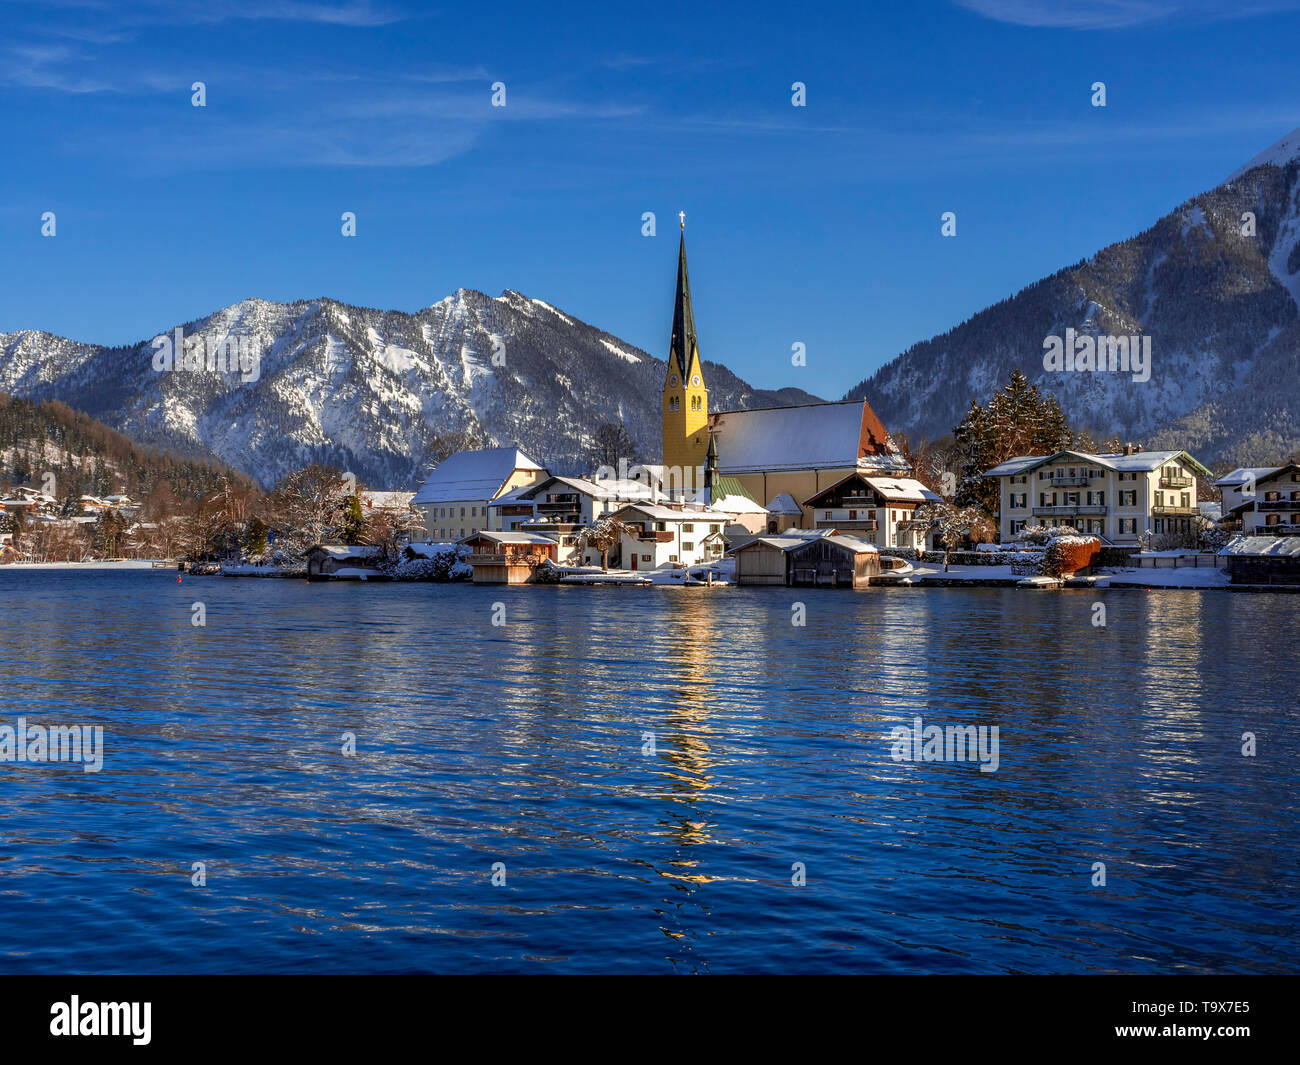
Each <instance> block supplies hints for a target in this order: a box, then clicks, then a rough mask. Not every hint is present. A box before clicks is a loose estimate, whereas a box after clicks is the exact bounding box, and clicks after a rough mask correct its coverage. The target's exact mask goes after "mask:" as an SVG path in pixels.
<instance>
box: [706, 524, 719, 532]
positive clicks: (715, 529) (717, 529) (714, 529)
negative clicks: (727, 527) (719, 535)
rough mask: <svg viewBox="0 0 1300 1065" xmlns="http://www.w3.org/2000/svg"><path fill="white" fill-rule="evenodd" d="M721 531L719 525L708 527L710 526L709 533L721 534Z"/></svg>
mask: <svg viewBox="0 0 1300 1065" xmlns="http://www.w3.org/2000/svg"><path fill="white" fill-rule="evenodd" d="M721 531H722V526H721V525H710V526H709V532H711V533H715V532H721Z"/></svg>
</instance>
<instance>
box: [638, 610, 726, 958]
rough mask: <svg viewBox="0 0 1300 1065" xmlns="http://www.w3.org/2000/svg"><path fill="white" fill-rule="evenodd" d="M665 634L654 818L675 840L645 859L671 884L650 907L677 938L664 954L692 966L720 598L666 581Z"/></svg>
mask: <svg viewBox="0 0 1300 1065" xmlns="http://www.w3.org/2000/svg"><path fill="white" fill-rule="evenodd" d="M665 591H666V592H667V593H668V594H667V595H666V596H665V599H666V600H667V603H666V607H667V614H668V622H667V625H666V629H667V632H668V633H669V634H670V639H671V638H673V637H677V636H680V637H682V640H681V643H680V645H679V646H673V647H670V648H666V649H665V653H664V654H663V657H662V660H663V661H666V662H668V663H670V664H671V668H673V670H674V674H673V675H672V677H671V678H670V680H669V684H668V685H666V687H667V689H668V694H667V698H668V699H669V700H670V703H671V708H670V709H669V711H668V713H667V714H666V716H665V718H664V721H663V723H662V725H661V727H660V728H659V730H658V735H657V738H656V741H655V745H656V754H657V756H658V758H659V760H660V763H661V767H662V771H663V773H664V776H665V778H666V780H667V782H668V788H667V789H666V791H665V793H664V798H665V799H666V800H667V801H668V803H669V804H670V805H669V808H668V811H667V814H666V816H665V818H664V819H662V820H661V821H660V825H661V827H662V829H663V834H664V835H665V836H667V837H668V838H669V839H670V840H673V841H675V845H674V846H672V847H671V849H670V851H669V856H668V857H667V858H666V859H664V860H661V859H658V858H655V857H653V855H654V852H653V851H652V852H650V855H651V857H652V860H651V862H650V865H651V867H652V868H653V869H654V870H655V871H656V872H657V873H658V874H659V875H660V876H661V877H663V878H664V879H665V880H666V881H668V883H669V884H670V885H671V890H670V891H669V892H668V893H667V894H666V895H665V897H664V899H663V902H662V904H661V905H660V906H658V907H656V909H655V913H656V915H657V916H658V917H659V922H660V923H659V930H660V931H661V932H662V933H663V934H664V935H665V936H666V937H668V938H669V939H671V940H673V942H674V943H675V944H676V946H675V949H674V953H672V954H670V955H669V956H668V961H669V963H670V964H672V965H673V966H674V967H676V968H679V969H683V970H688V971H695V970H697V969H698V968H699V965H698V964H697V963H696V961H695V960H694V958H693V957H692V955H693V954H694V951H695V944H696V943H697V942H698V941H701V940H702V939H703V933H705V932H706V931H707V928H708V922H709V912H708V909H707V907H706V906H705V905H704V904H702V903H701V902H700V901H698V900H697V899H696V897H695V896H696V893H697V891H698V889H699V886H700V885H703V884H709V883H711V882H713V881H714V880H716V879H718V878H717V877H713V876H709V875H707V874H705V873H702V872H700V871H699V861H698V860H697V859H696V858H695V857H694V851H695V849H696V848H698V847H700V846H703V845H704V844H706V843H711V842H714V840H713V837H711V836H710V835H709V829H710V827H711V822H710V821H709V820H708V819H707V817H706V816H705V815H704V814H703V812H702V804H703V803H704V802H705V801H707V799H708V794H707V793H709V792H711V791H712V790H714V789H715V787H716V782H715V781H714V780H713V779H712V777H711V774H712V771H713V769H714V767H715V765H716V760H715V759H714V758H713V753H712V749H711V748H710V746H709V742H708V738H709V735H710V734H711V733H712V731H713V730H712V729H711V727H710V725H709V717H710V714H711V711H712V699H711V697H712V696H713V694H714V688H715V684H716V674H715V670H714V667H715V655H716V653H717V652H716V636H717V632H716V628H717V617H716V614H717V610H718V601H717V599H716V598H715V596H714V594H713V593H711V592H708V591H706V590H703V589H695V588H681V589H671V590H670V589H665Z"/></svg>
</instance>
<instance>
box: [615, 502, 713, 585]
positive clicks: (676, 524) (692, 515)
mask: <svg viewBox="0 0 1300 1065" xmlns="http://www.w3.org/2000/svg"><path fill="white" fill-rule="evenodd" d="M613 517H615V518H617V519H618V520H619V521H622V522H624V523H626V524H627V525H630V526H632V527H633V528H634V529H635V532H634V533H633V534H631V535H628V534H624V535H623V536H622V537H621V538H620V540H619V545H618V548H617V554H613V553H611V558H610V562H611V564H612V565H614V566H617V567H620V568H622V569H628V570H653V569H659V568H660V567H669V566H672V567H690V566H698V565H700V564H702V563H705V562H715V561H717V560H718V559H719V558H721V557H722V553H723V550H724V549H725V543H724V541H723V535H722V532H723V529H724V528H725V527H726V526H727V525H728V524H729V523H730V521H731V518H730V515H727V514H723V513H720V512H719V511H716V510H710V509H708V508H705V507H701V506H696V505H683V504H671V505H670V504H666V503H630V504H628V505H627V506H624V507H621V508H620V509H618V510H616V511H614V514H613Z"/></svg>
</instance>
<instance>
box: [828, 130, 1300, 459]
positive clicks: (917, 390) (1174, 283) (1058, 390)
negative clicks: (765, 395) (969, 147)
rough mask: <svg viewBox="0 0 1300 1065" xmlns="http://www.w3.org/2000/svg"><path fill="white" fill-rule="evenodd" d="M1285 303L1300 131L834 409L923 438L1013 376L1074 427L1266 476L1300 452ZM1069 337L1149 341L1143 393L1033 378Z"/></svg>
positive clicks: (1296, 256)
mask: <svg viewBox="0 0 1300 1065" xmlns="http://www.w3.org/2000/svg"><path fill="white" fill-rule="evenodd" d="M1247 213H1250V214H1253V215H1254V234H1253V235H1251V234H1250V233H1249V232H1243V229H1245V230H1249V224H1248V222H1244V221H1243V216H1245V215H1247ZM1298 304H1300V130H1296V131H1294V132H1292V133H1290V134H1288V135H1287V136H1286V137H1283V138H1282V139H1281V140H1280V141H1278V142H1277V143H1276V144H1274V145H1273V146H1272V147H1270V148H1268V149H1266V150H1265V151H1263V152H1261V153H1260V154H1259V155H1258V156H1256V157H1255V158H1254V159H1252V160H1251V161H1250V162H1249V163H1247V164H1246V166H1244V167H1243V168H1241V169H1240V170H1238V171H1237V172H1235V173H1234V174H1233V175H1231V177H1229V179H1228V180H1227V181H1226V182H1225V183H1224V184H1222V185H1220V186H1219V187H1217V188H1215V189H1212V190H1211V191H1209V192H1206V193H1204V194H1202V195H1200V196H1197V197H1195V198H1194V199H1192V200H1189V201H1188V202H1187V203H1185V204H1183V205H1182V206H1180V207H1179V208H1177V209H1176V210H1175V211H1173V212H1172V213H1170V214H1168V215H1166V216H1165V217H1164V218H1161V219H1160V220H1159V221H1158V222H1157V223H1156V224H1155V225H1154V226H1152V227H1151V228H1150V229H1148V230H1147V231H1146V232H1144V233H1140V234H1138V235H1137V236H1136V237H1133V238H1132V239H1130V240H1126V241H1123V242H1122V243H1119V244H1113V245H1111V246H1110V247H1107V248H1104V249H1103V250H1101V251H1100V252H1098V253H1097V254H1096V255H1094V256H1092V258H1090V259H1086V260H1085V261H1083V262H1081V263H1078V264H1076V265H1074V266H1070V267H1067V268H1065V269H1063V270H1061V271H1060V272H1058V273H1056V274H1053V275H1052V276H1051V277H1047V278H1044V279H1043V280H1041V281H1038V282H1037V283H1035V284H1033V285H1030V286H1029V287H1028V288H1026V289H1024V290H1023V291H1022V292H1020V293H1018V294H1017V295H1015V296H1013V297H1012V298H1010V299H1008V300H1004V301H1002V302H1001V303H998V304H995V305H994V306H992V307H989V308H988V309H986V310H984V311H981V312H980V313H979V314H977V315H975V316H974V317H973V318H971V319H969V320H968V321H966V322H963V323H962V324H961V325H959V326H957V327H956V328H955V329H952V330H951V331H949V332H947V333H944V334H942V335H941V336H937V337H934V338H932V339H930V340H926V341H923V342H922V343H919V344H916V345H914V346H913V347H912V348H910V349H909V350H908V351H906V352H904V353H903V354H902V355H900V356H898V357H897V358H896V359H894V360H893V361H892V362H890V363H888V364H886V365H885V366H883V367H882V368H881V369H879V370H878V371H876V373H875V374H873V375H872V376H871V377H870V378H868V379H867V380H865V381H863V382H861V383H860V384H858V385H857V386H856V387H854V388H853V389H851V390H850V391H849V393H848V397H849V398H860V397H862V396H865V397H866V398H867V399H868V400H869V401H870V402H871V405H872V406H873V407H874V408H875V410H876V413H877V414H879V415H880V417H881V418H882V419H883V421H884V423H885V424H886V425H888V426H889V427H890V429H891V430H902V431H905V432H907V433H909V434H912V435H914V436H926V437H930V438H934V437H937V436H942V435H943V434H945V433H948V432H950V431H951V430H952V428H953V426H955V425H956V424H957V423H958V422H959V421H960V420H961V417H962V415H963V413H964V412H965V410H966V408H967V407H968V406H969V405H970V401H971V399H972V397H978V398H979V399H980V401H981V402H983V401H984V400H986V399H987V398H988V396H989V394H990V393H991V392H992V391H993V390H994V389H995V388H997V387H999V386H1000V385H1001V384H1002V383H1004V382H1005V380H1006V377H1007V374H1008V373H1009V372H1010V370H1011V369H1012V368H1013V367H1018V368H1019V369H1021V370H1022V371H1023V372H1024V373H1025V374H1026V375H1027V376H1028V377H1029V378H1030V380H1032V381H1033V382H1034V383H1036V384H1037V385H1038V386H1039V387H1040V388H1042V389H1043V390H1044V391H1048V392H1052V393H1054V394H1055V395H1056V396H1057V397H1058V398H1059V399H1060V401H1061V405H1062V407H1063V408H1064V409H1065V412H1066V414H1067V415H1068V416H1069V418H1070V420H1071V422H1072V423H1073V424H1075V425H1076V426H1080V427H1085V428H1090V429H1092V430H1094V431H1095V432H1097V433H1101V434H1104V435H1109V434H1110V433H1111V432H1113V431H1118V432H1120V433H1121V434H1123V435H1124V436H1125V437H1127V438H1129V439H1133V440H1141V441H1142V442H1144V443H1145V444H1146V446H1148V447H1154V448H1169V447H1178V448H1187V449H1188V450H1189V451H1191V452H1192V453H1193V454H1195V455H1196V456H1197V457H1198V458H1200V459H1202V460H1203V461H1207V462H1208V461H1214V460H1219V459H1222V460H1226V461H1229V462H1231V463H1233V464H1234V465H1235V464H1242V465H1268V464H1270V463H1274V462H1280V461H1282V459H1284V458H1285V457H1287V456H1288V455H1289V454H1290V453H1292V452H1293V451H1295V450H1296V449H1297V448H1300V309H1298ZM1067 328H1073V329H1074V330H1075V331H1076V333H1077V334H1083V333H1090V334H1093V335H1094V336H1097V335H1101V336H1107V335H1111V336H1134V335H1137V336H1143V335H1146V336H1150V337H1151V348H1152V365H1151V377H1150V380H1149V381H1146V382H1144V383H1139V382H1137V381H1134V380H1133V378H1132V376H1131V375H1129V374H1117V373H1109V372H1108V373H1096V372H1091V373H1080V372H1067V373H1053V372H1049V371H1046V370H1044V368H1043V354H1044V349H1043V342H1044V339H1045V338H1046V337H1049V336H1062V337H1063V336H1064V334H1065V330H1066V329H1067Z"/></svg>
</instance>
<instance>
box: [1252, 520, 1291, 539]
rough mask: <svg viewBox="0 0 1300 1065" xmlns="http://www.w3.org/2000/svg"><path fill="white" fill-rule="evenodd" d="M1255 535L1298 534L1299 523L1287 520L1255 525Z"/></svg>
mask: <svg viewBox="0 0 1300 1065" xmlns="http://www.w3.org/2000/svg"><path fill="white" fill-rule="evenodd" d="M1254 535H1256V536H1300V523H1297V522H1287V523H1279V524H1277V525H1256V526H1255V533H1254Z"/></svg>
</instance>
